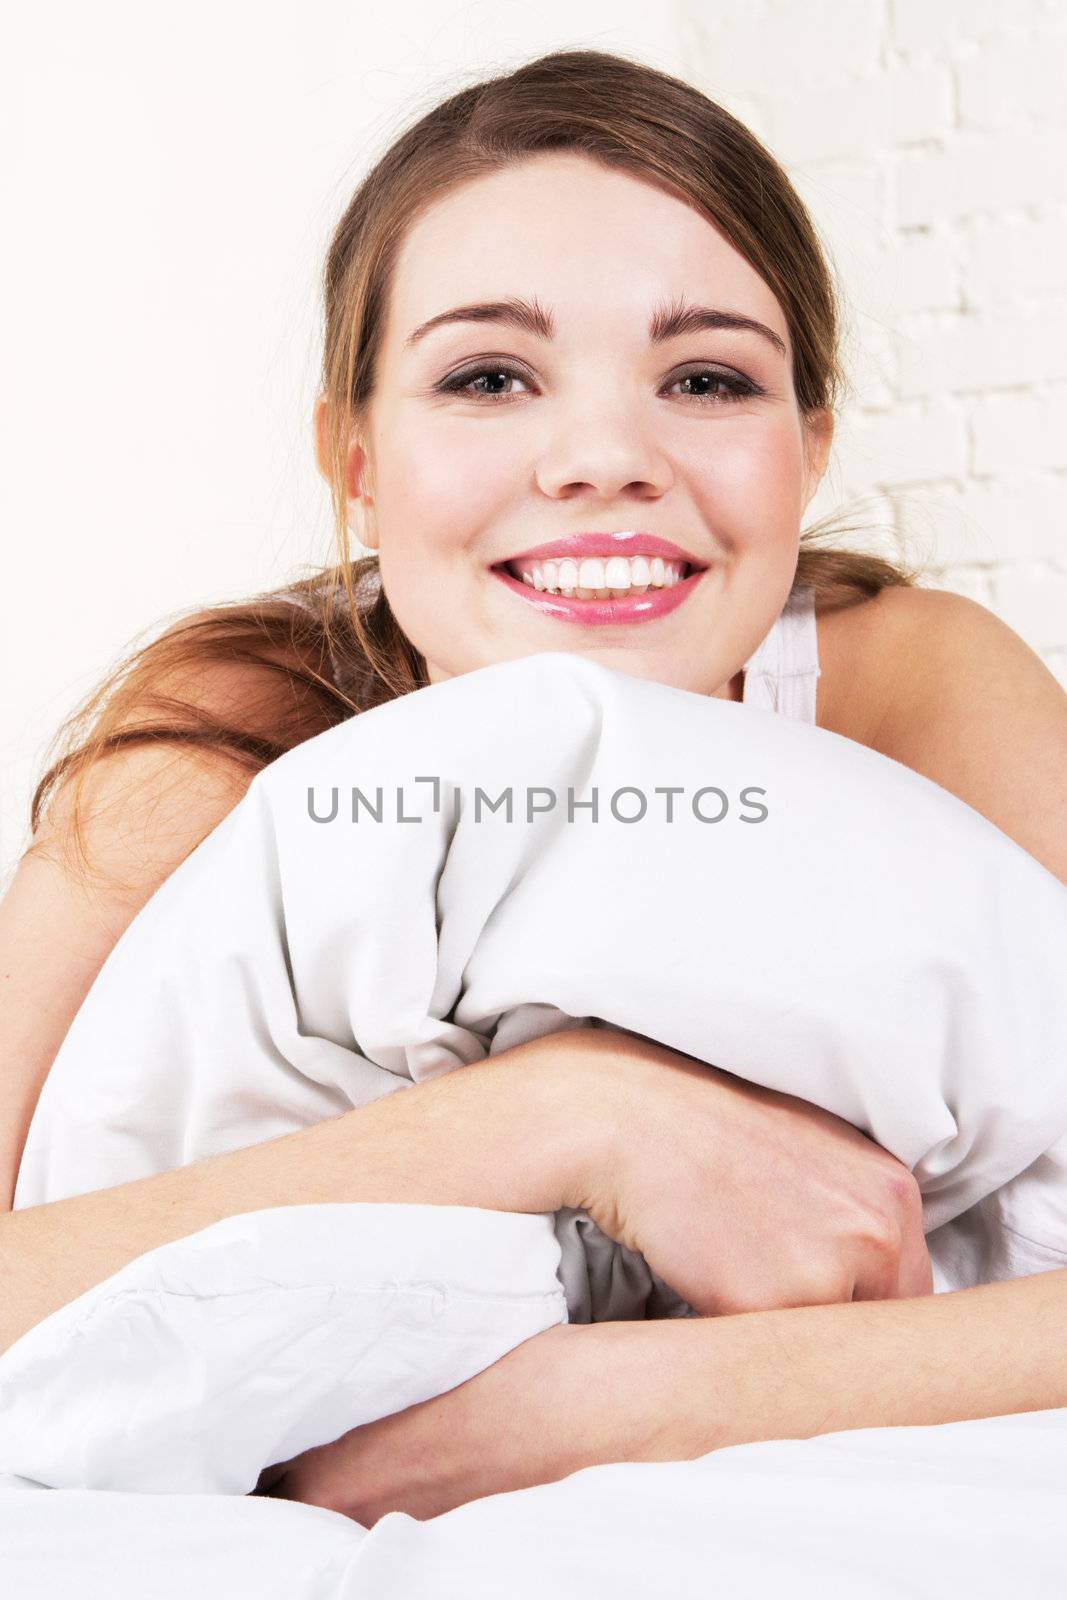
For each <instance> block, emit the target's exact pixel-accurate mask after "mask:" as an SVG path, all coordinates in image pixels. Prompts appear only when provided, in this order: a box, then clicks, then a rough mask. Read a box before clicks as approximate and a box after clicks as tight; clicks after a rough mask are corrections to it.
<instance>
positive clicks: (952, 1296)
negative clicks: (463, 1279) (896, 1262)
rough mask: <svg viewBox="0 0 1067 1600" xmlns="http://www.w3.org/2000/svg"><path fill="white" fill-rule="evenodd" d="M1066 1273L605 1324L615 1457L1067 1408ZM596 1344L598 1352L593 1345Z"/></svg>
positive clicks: (601, 1328)
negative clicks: (905, 1294)
mask: <svg viewBox="0 0 1067 1600" xmlns="http://www.w3.org/2000/svg"><path fill="white" fill-rule="evenodd" d="M1065 1326H1067V1269H1059V1270H1056V1271H1053V1272H1043V1273H1037V1274H1036V1275H1034V1276H1032V1277H1028V1278H1017V1279H1013V1280H1012V1281H1010V1282H1006V1283H991V1284H983V1285H980V1286H978V1287H977V1288H973V1289H960V1290H956V1291H954V1292H951V1293H944V1294H934V1295H923V1296H919V1297H917V1298H914V1299H905V1300H870V1301H858V1302H854V1303H849V1304H838V1305H819V1306H798V1307H788V1308H785V1309H781V1310H774V1311H755V1312H745V1313H742V1314H740V1315H737V1316H726V1317H704V1318H679V1319H673V1320H664V1321H658V1322H632V1323H622V1322H618V1323H599V1324H593V1325H590V1326H589V1327H588V1328H583V1329H580V1330H577V1331H579V1332H580V1333H581V1335H582V1337H583V1339H587V1342H588V1346H589V1348H588V1350H587V1351H586V1352H585V1355H584V1356H583V1364H585V1363H586V1362H591V1363H592V1364H593V1366H595V1367H596V1369H597V1370H600V1371H601V1372H603V1373H605V1374H607V1375H609V1381H610V1385H611V1394H610V1395H605V1396H604V1404H605V1406H607V1405H613V1406H614V1407H615V1408H616V1413H617V1415H618V1416H619V1423H618V1435H617V1440H616V1444H615V1448H616V1450H619V1449H621V1451H622V1453H621V1454H615V1455H613V1456H611V1457H610V1459H615V1460H632V1461H680V1460H691V1459H695V1458H696V1457H697V1456H701V1455H706V1454H707V1453H708V1452H709V1451H711V1450H716V1449H719V1448H721V1447H723V1446H725V1445H733V1444H744V1443H748V1442H750V1441H753V1440H759V1439H806V1438H810V1437H812V1436H813V1435H815V1434H821V1433H835V1432H839V1431H841V1430H846V1429H851V1428H877V1427H909V1426H924V1425H927V1424H931V1423H942V1422H958V1421H964V1420H967V1419H970V1418H977V1417H991V1416H1002V1415H1006V1414H1007V1413H1009V1412H1018V1411H1042V1410H1046V1409H1050V1408H1053V1407H1059V1406H1067V1341H1065V1339H1064V1328H1065ZM594 1346H595V1348H594Z"/></svg>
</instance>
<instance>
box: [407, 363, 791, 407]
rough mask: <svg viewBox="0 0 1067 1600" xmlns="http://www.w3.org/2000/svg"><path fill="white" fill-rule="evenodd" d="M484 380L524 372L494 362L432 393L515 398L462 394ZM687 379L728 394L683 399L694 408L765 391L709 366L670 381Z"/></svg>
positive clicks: (482, 399) (501, 398)
mask: <svg viewBox="0 0 1067 1600" xmlns="http://www.w3.org/2000/svg"><path fill="white" fill-rule="evenodd" d="M484 377H494V378H495V377H508V378H520V379H521V380H522V381H523V382H524V383H525V382H526V375H525V373H522V372H520V371H519V370H518V368H516V367H512V366H509V365H508V364H507V362H495V361H494V362H493V363H492V364H491V365H488V364H487V365H485V366H481V367H468V368H467V370H466V371H464V372H457V373H455V374H454V375H453V376H452V377H451V378H443V379H442V380H441V382H440V383H436V384H434V386H433V389H434V393H436V394H458V395H461V396H462V397H463V398H464V399H466V400H473V401H475V402H476V404H478V405H485V404H489V405H501V404H505V403H507V402H508V401H510V400H514V399H518V398H519V397H518V396H517V395H509V394H504V395H489V394H467V395H464V394H463V391H464V389H466V388H467V387H468V385H469V384H471V383H474V382H475V381H476V380H477V379H478V378H484ZM690 378H713V379H714V380H715V382H716V383H721V384H724V385H725V386H726V388H727V390H728V391H729V394H728V396H726V397H722V396H715V395H710V394H704V395H699V394H698V395H689V396H687V397H685V398H688V399H690V400H695V401H696V403H697V405H705V406H706V405H712V406H721V405H729V404H731V403H732V402H733V401H737V400H749V399H759V398H760V397H761V396H762V395H764V394H766V392H767V391H766V390H765V389H763V388H762V387H761V386H760V385H759V384H758V383H753V382H752V380H751V379H750V378H742V377H738V376H736V375H735V374H733V373H728V372H716V371H715V370H714V368H711V367H698V368H697V369H696V370H695V371H693V372H684V373H682V375H681V376H680V377H678V378H675V379H673V382H674V383H686V382H688V380H689V379H690Z"/></svg>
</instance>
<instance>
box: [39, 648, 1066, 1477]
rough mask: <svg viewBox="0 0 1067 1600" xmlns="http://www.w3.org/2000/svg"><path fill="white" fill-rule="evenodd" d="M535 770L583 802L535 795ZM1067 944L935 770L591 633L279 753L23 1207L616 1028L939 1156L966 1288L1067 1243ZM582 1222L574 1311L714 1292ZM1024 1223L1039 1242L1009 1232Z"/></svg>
mask: <svg viewBox="0 0 1067 1600" xmlns="http://www.w3.org/2000/svg"><path fill="white" fill-rule="evenodd" d="M352 786H359V787H360V788H361V789H362V791H363V792H364V794H365V795H366V796H367V797H368V798H369V799H370V800H371V801H373V800H374V799H375V791H376V790H377V789H379V788H380V789H381V791H382V801H383V810H382V820H381V821H372V820H370V818H369V815H368V813H367V812H366V810H364V811H363V812H362V813H361V820H359V821H358V822H353V821H352V820H351V810H350V807H349V804H348V802H349V791H350V789H351V788H352ZM476 786H480V787H481V789H482V790H483V791H485V792H486V793H487V794H488V795H489V796H490V797H493V798H495V797H497V796H498V795H499V794H500V793H501V792H502V791H504V790H507V789H508V788H510V789H511V790H512V795H513V801H514V810H513V813H512V820H510V821H509V820H508V819H507V815H506V813H505V812H504V811H503V810H500V811H496V812H493V811H490V810H487V809H485V808H484V807H483V810H482V813H481V816H480V818H479V817H478V816H477V814H476V811H475V800H476V796H475V789H476ZM627 786H634V787H635V788H636V789H637V790H639V791H640V792H641V795H643V797H644V802H645V807H646V809H645V813H644V820H641V821H633V822H630V821H626V820H623V819H625V818H627V817H630V816H634V815H637V814H638V813H639V812H640V810H641V798H640V796H639V795H635V794H634V793H632V792H624V791H627ZM671 786H673V787H675V789H676V790H677V791H678V792H677V793H676V795H675V806H674V813H673V818H674V820H672V821H667V820H665V819H666V816H667V812H666V803H667V799H666V796H665V794H664V793H663V790H664V788H667V787H671ZM309 787H310V788H313V790H314V800H315V810H316V814H317V815H319V816H323V817H325V816H328V815H329V814H330V810H331V790H332V789H334V788H336V789H337V790H338V811H337V815H336V817H335V818H334V820H332V821H313V820H312V819H311V816H310V814H309V803H308V791H309ZM531 788H532V789H538V788H539V789H541V790H544V791H547V792H548V793H547V794H542V795H541V796H540V800H541V801H543V802H544V803H547V799H548V794H551V795H554V796H555V804H554V807H553V809H551V810H549V811H547V812H542V813H540V814H536V815H534V816H532V818H531V819H530V820H527V813H526V810H525V802H526V793H527V790H528V789H531ZM716 789H717V790H720V791H721V792H722V794H723V796H724V797H725V801H726V809H725V814H724V815H723V816H722V819H721V820H720V821H712V820H708V819H710V818H714V817H715V816H716V815H717V814H718V813H719V811H720V810H722V802H721V801H720V800H719V798H718V796H717V794H716V793H715V792H712V791H714V790H716ZM570 790H573V791H574V794H575V798H576V799H577V801H578V802H580V803H584V802H588V801H589V800H590V799H591V797H592V794H593V791H594V790H595V791H596V792H597V796H598V800H599V819H598V820H597V821H596V822H592V821H591V820H590V812H589V810H588V809H577V810H576V811H575V813H574V820H573V821H572V820H569V819H568V814H567V801H568V791H570ZM398 791H399V806H398ZM616 793H618V798H617V802H616V808H615V812H613V810H612V805H611V799H612V796H613V795H616ZM457 794H458V795H459V797H460V813H459V815H458V817H457V815H456V813H455V811H454V809H453V806H454V801H455V798H456V796H457ZM435 802H436V803H435ZM536 803H537V797H536V796H535V804H536ZM694 807H695V809H694ZM757 818H762V820H756V819H757ZM1065 952H1067V890H1065V889H1064V887H1063V885H1061V884H1060V883H1059V882H1058V880H1057V879H1056V878H1054V877H1053V876H1052V874H1051V873H1049V872H1048V871H1047V870H1046V869H1045V868H1044V867H1042V866H1041V865H1040V864H1039V863H1038V862H1036V861H1035V860H1034V859H1033V858H1032V857H1030V856H1029V855H1028V854H1027V853H1026V852H1025V851H1024V850H1022V849H1021V848H1020V847H1019V846H1018V845H1017V844H1015V843H1014V842H1013V841H1012V840H1011V839H1009V838H1008V837H1007V836H1006V835H1004V834H1003V833H1001V832H1000V831H999V830H998V829H997V828H996V827H994V826H993V824H992V823H990V822H988V821H987V820H986V819H985V818H983V817H981V816H980V815H979V814H978V813H977V812H975V811H973V810H972V809H971V808H970V807H968V806H967V805H965V804H964V803H963V802H962V801H961V800H959V799H957V798H956V797H955V796H953V795H951V794H949V793H947V792H946V791H945V790H943V789H941V788H939V787H938V786H937V785H936V784H933V783H931V782H929V781H928V780H927V779H925V778H922V777H920V776H919V775H918V774H916V773H914V772H912V771H911V770H910V769H908V768H906V767H904V766H901V765H899V764H897V763H895V762H893V761H890V760H888V759H887V758H886V757H884V756H881V755H879V754H877V753H875V752H874V751H871V750H869V749H867V748H866V747H864V746H862V745H859V744H855V743H853V742H851V741H850V740H847V739H844V738H841V737H839V736H838V735H836V734H832V733H828V732H826V731H825V730H822V729H819V728H815V727H811V726H808V725H805V724H802V723H799V722H796V721H793V720H791V719H786V718H781V717H778V716H777V715H775V714H774V713H772V712H766V711H761V710H756V709H754V708H752V707H751V706H744V705H740V704H735V703H734V702H730V701H723V700H718V699H710V698H706V697H704V696H700V695H697V694H692V693H689V692H687V691H684V690H679V689H676V688H672V687H668V686H666V685H663V684H659V683H652V682H647V681H644V680H641V679H637V678H634V677H631V676H629V675H627V674H624V673H621V672H617V671H614V670H612V669H609V668H607V667H604V666H601V665H599V664H596V663H594V662H592V661H590V660H588V659H586V658H584V657H582V656H578V655H571V654H566V653H562V652H551V653H548V654H540V655H535V656H529V657H524V658H522V659H520V660H516V661H512V662H507V663H503V664H498V665H494V666H491V667H486V668H483V669H481V670H479V671H476V672H472V673H469V674H466V675H464V676H462V677H459V678H454V679H450V680H448V681H446V682H444V683H440V684H436V685H433V686H431V687H428V688H426V689H423V690H420V691H418V692H417V693H414V694H411V695H408V696H406V697H404V698H403V699H401V700H398V701H394V702H391V703H389V704H387V705H384V706H381V707H378V708H377V709H375V710H373V711H370V712H367V713H364V714H363V715H362V716H360V717H358V718H355V719H353V720H351V721H349V722H346V723H344V724H342V725H340V726H339V727H336V728H333V729H331V730H330V731H328V732H326V733H324V734H322V735H320V736H319V737H318V738H315V739H312V740H309V741H308V742H307V743H305V744H303V745H300V746H298V747H297V748H296V749H295V750H293V751H291V752H290V753H289V754H287V755H286V756H284V757H282V759H281V760H279V761H277V762H275V763H274V764H272V765H271V766H270V767H268V768H267V769H266V770H265V771H263V772H262V773H261V774H260V775H259V776H258V777H257V778H256V780H255V781H254V783H253V784H252V786H251V788H250V790H249V792H248V794H247V796H246V797H245V799H244V800H243V801H242V803H241V804H240V805H239V806H238V807H237V808H236V810H235V811H234V812H233V813H231V814H230V815H229V816H228V817H227V818H226V819H225V821H224V822H223V823H222V824H221V826H220V827H218V828H217V829H216V830H215V831H214V833H213V834H211V835H210V836H209V837H208V838H207V839H206V840H205V841H204V843H203V844H202V845H201V846H200V847H199V849H198V850H197V851H195V852H194V853H193V855H192V856H191V857H190V858H189V859H188V860H187V861H186V862H185V863H184V864H183V865H182V866H181V867H180V868H179V869H178V871H177V872H175V873H174V874H173V875H172V877H171V878H169V879H168V880H167V881H166V882H165V883H164V884H163V886H162V887H161V889H160V890H159V891H158V893H157V894H156V895H155V896H154V897H153V898H152V899H151V900H150V901H149V903H148V904H147V905H146V906H145V907H144V909H143V910H142V911H141V913H140V914H139V916H138V917H137V918H136V919H135V920H134V922H133V924H132V925H131V926H130V927H129V929H128V930H127V931H126V933H125V934H124V935H123V937H122V939H121V940H120V941H119V943H118V945H117V947H116V948H115V950H114V951H113V953H112V955H111V956H110V958H109V960H108V961H107V963H106V964H105V966H104V968H103V971H102V972H101V974H100V976H99V978H98V980H97V982H96V983H95V984H94V986H93V988H92V990H91V992H90V994H89V996H88V997H87V999H86V1001H85V1003H84V1005H83V1007H82V1009H81V1011H80V1012H79V1013H78V1015H77V1017H76V1018H75V1020H74V1023H73V1025H72V1027H71V1030H70V1032H69V1034H68V1036H67V1039H66V1040H65V1042H64V1044H63V1047H62V1048H61V1050H60V1052H59V1055H58V1057H57V1059H56V1062H55V1064H54V1066H53V1068H52V1070H51V1073H50V1075H49V1077H48V1079H47V1081H46V1083H45V1086H44V1090H43V1092H42V1095H41V1098H40V1102H39V1104H38V1107H37V1111H36V1115H35V1117H34V1120H33V1123H32V1125H31V1128H30V1132H29V1137H28V1140H27V1144H26V1149H25V1153H24V1156H23V1162H22V1168H21V1171H20V1174H19V1179H18V1186H17V1189H16V1194H15V1204H16V1207H23V1206H27V1205H36V1204H40V1203H43V1202H45V1201H49V1200H54V1199H59V1198H62V1197H64V1196H67V1195H74V1194H79V1193H83V1192H85V1191H86V1190H90V1189H96V1188H100V1187H103V1186H109V1185H114V1184H118V1183H122V1182H125V1181H128V1180H131V1179H134V1178H138V1177H142V1176H146V1175H148V1174H151V1173H155V1172H159V1171H163V1170H167V1169H170V1168H174V1167H177V1166H180V1165H183V1164H185V1163H187V1162H190V1161H195V1160H198V1159H200V1158H202V1157H205V1156H208V1155H212V1154H216V1153H219V1152H222V1151H226V1150H233V1149H237V1148H240V1147H242V1146H246V1145H249V1144H252V1143H258V1142H261V1141H263V1140H265V1139H268V1138H272V1137H275V1136H277V1135H279V1134H282V1133H285V1132H289V1131H292V1130H294V1129H296V1128H300V1127H303V1126H306V1125H308V1124H311V1123H314V1122H316V1121H318V1120H321V1119H322V1118H323V1117H328V1116H333V1115H337V1114H339V1113H340V1112H342V1111H344V1110H347V1109H348V1108H349V1107H351V1106H354V1105H361V1104H364V1103H366V1102H367V1101H369V1100H371V1099H373V1098H375V1097H377V1096H379V1095H381V1094H383V1093H389V1092H393V1091H398V1090H401V1089H403V1088H404V1087H405V1086H407V1085H409V1084H410V1083H411V1082H412V1081H413V1080H414V1081H421V1080H424V1079H427V1078H430V1077H433V1076H435V1075H436V1074H438V1073H441V1072H445V1071H449V1070H451V1069H452V1068H454V1067H456V1066H461V1065H463V1064H464V1063H466V1062H471V1061H475V1060H478V1059H480V1058H482V1057H483V1056H484V1055H485V1054H486V1053H487V1052H492V1051H498V1050H502V1049H506V1048H508V1047H509V1046H510V1045H512V1044H515V1043H518V1042H520V1041H522V1040H525V1039H529V1038H532V1037H534V1036H537V1035H541V1034H544V1033H548V1032H552V1031H554V1030H556V1029H559V1028H560V1027H563V1026H572V1025H574V1023H575V1022H585V1023H588V1024H589V1025H593V1024H594V1023H595V1022H596V1021H598V1020H602V1021H603V1022H604V1023H606V1024H608V1025H609V1026H619V1027H623V1028H627V1029H630V1030H632V1031H634V1032H638V1033H642V1034H645V1035H647V1036H648V1037H650V1038H653V1039H657V1040H659V1041H660V1042H662V1043H663V1044H665V1045H667V1046H669V1047H672V1048H675V1049H678V1050H681V1051H684V1052H686V1053H687V1054H689V1055H691V1056H694V1057H696V1058H698V1059H700V1060H704V1061H707V1062H709V1063H712V1064H714V1065H716V1066H718V1067H720V1068H723V1069H725V1070H727V1071H729V1072H732V1073H734V1074H736V1075H738V1076H740V1077H743V1078H747V1079H749V1080H751V1081H753V1082H756V1083H760V1084H763V1085H765V1086H767V1087H769V1088H771V1089H777V1090H781V1091H784V1092H786V1093H789V1094H793V1095H800V1096H802V1097H804V1098H806V1099H808V1100H810V1101H811V1102H813V1103H815V1104H817V1105H820V1106H823V1107H825V1108H826V1109H828V1110H830V1111H832V1112H834V1113H835V1114H837V1115H839V1116H842V1117H844V1118H847V1119H848V1120H849V1121H850V1122H852V1123H854V1124H855V1125H856V1126H857V1127H859V1128H861V1129H863V1130H864V1131H865V1132H867V1133H869V1134H870V1135H871V1136H872V1137H873V1138H874V1139H875V1140H876V1141H877V1142H878V1143H880V1144H881V1145H883V1146H884V1147H885V1148H886V1149H888V1150H890V1151H891V1152H892V1153H893V1154H895V1155H896V1156H897V1157H898V1158H899V1159H900V1160H901V1161H902V1162H904V1164H905V1165H906V1166H908V1167H909V1168H910V1169H912V1170H913V1171H914V1172H915V1174H916V1177H917V1178H918V1180H919V1183H920V1186H921V1188H922V1191H923V1196H924V1205H925V1220H926V1227H927V1230H928V1233H929V1235H930V1237H929V1243H930V1248H931V1255H932V1258H933V1260H934V1267H935V1283H936V1287H937V1288H939V1289H945V1288H956V1287H961V1286H964V1285H965V1284H967V1283H973V1282H978V1281H984V1279H985V1277H986V1276H988V1275H989V1274H990V1271H991V1268H992V1269H993V1272H994V1275H1010V1274H1011V1272H1012V1271H1013V1270H1022V1271H1032V1270H1037V1266H1038V1265H1039V1264H1041V1261H1042V1260H1043V1261H1044V1264H1049V1265H1051V1264H1055V1255H1056V1252H1057V1250H1059V1249H1060V1248H1061V1247H1062V1246H1063V1244H1064V1243H1065V1240H1067V1234H1062V1233H1061V1232H1060V1231H1059V1230H1060V1226H1061V1220H1062V1219H1063V1218H1064V1216H1065V1208H1064V1193H1065V1184H1064V1181H1063V1167H1062V1164H1061V1156H1062V1147H1061V1146H1060V1145H1059V1144H1058V1141H1060V1140H1061V1139H1062V1138H1063V1136H1064V1133H1065V1130H1067V987H1065V986H1064V984H1063V981H1062V975H1063V968H1064V955H1065ZM472 1136H474V1137H476V1130H472ZM1013 1180H1016V1181H1014V1182H1013ZM555 1225H556V1231H557V1237H558V1239H559V1242H560V1245H561V1247H562V1255H561V1259H560V1266H559V1273H560V1278H561V1280H562V1283H563V1287H564V1289H565V1291H566V1297H567V1308H568V1314H569V1315H570V1317H571V1319H572V1320H585V1319H588V1318H590V1317H593V1318H596V1319H602V1318H612V1317H620V1316H621V1317H626V1316H643V1315H662V1314H677V1313H682V1314H684V1313H685V1312H686V1311H687V1310H688V1308H687V1307H686V1306H685V1303H684V1302H683V1301H681V1300H680V1299H679V1297H678V1296H677V1295H676V1294H675V1293H674V1291H673V1290H672V1289H671V1288H670V1286H669V1285H665V1284H663V1283H662V1281H661V1280H659V1279H657V1278H656V1277H655V1275H654V1274H651V1273H650V1272H649V1270H648V1268H647V1266H646V1264H645V1263H644V1262H643V1260H642V1258H641V1257H639V1256H635V1255H634V1254H633V1253H631V1252H629V1251H625V1250H623V1249H622V1248H621V1247H619V1246H617V1245H615V1244H614V1242H613V1241H611V1240H608V1239H607V1238H605V1236H604V1235H603V1234H601V1233H600V1231H599V1229H597V1228H596V1227H595V1225H593V1224H592V1222H591V1221H590V1219H589V1218H587V1217H584V1216H583V1215H582V1214H581V1213H574V1212H569V1213H567V1212H561V1213H560V1214H559V1215H558V1216H557V1217H556V1219H555ZM1017 1235H1022V1236H1025V1238H1026V1239H1028V1240H1032V1241H1036V1243H1035V1245H1034V1249H1036V1250H1037V1251H1038V1252H1039V1261H1038V1263H1037V1264H1035V1262H1034V1259H1033V1255H1032V1254H1031V1255H1030V1256H1029V1257H1026V1258H1024V1259H1023V1260H1022V1262H1021V1263H1019V1262H1018V1259H1017V1258H1015V1257H1013V1256H1012V1255H1011V1250H1010V1248H1009V1246H1008V1244H1007V1243H1006V1241H1010V1240H1011V1239H1012V1238H1015V1237H1016V1236H1017ZM172 1248H173V1247H172ZM998 1250H999V1251H1000V1252H1001V1253H1000V1255H998V1254H997V1251H998ZM1005 1252H1006V1253H1005ZM1040 1252H1048V1253H1049V1254H1048V1255H1046V1256H1044V1257H1041V1256H1040ZM1013 1262H1014V1263H1015V1265H1013ZM13 1470H17V1469H13Z"/></svg>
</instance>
